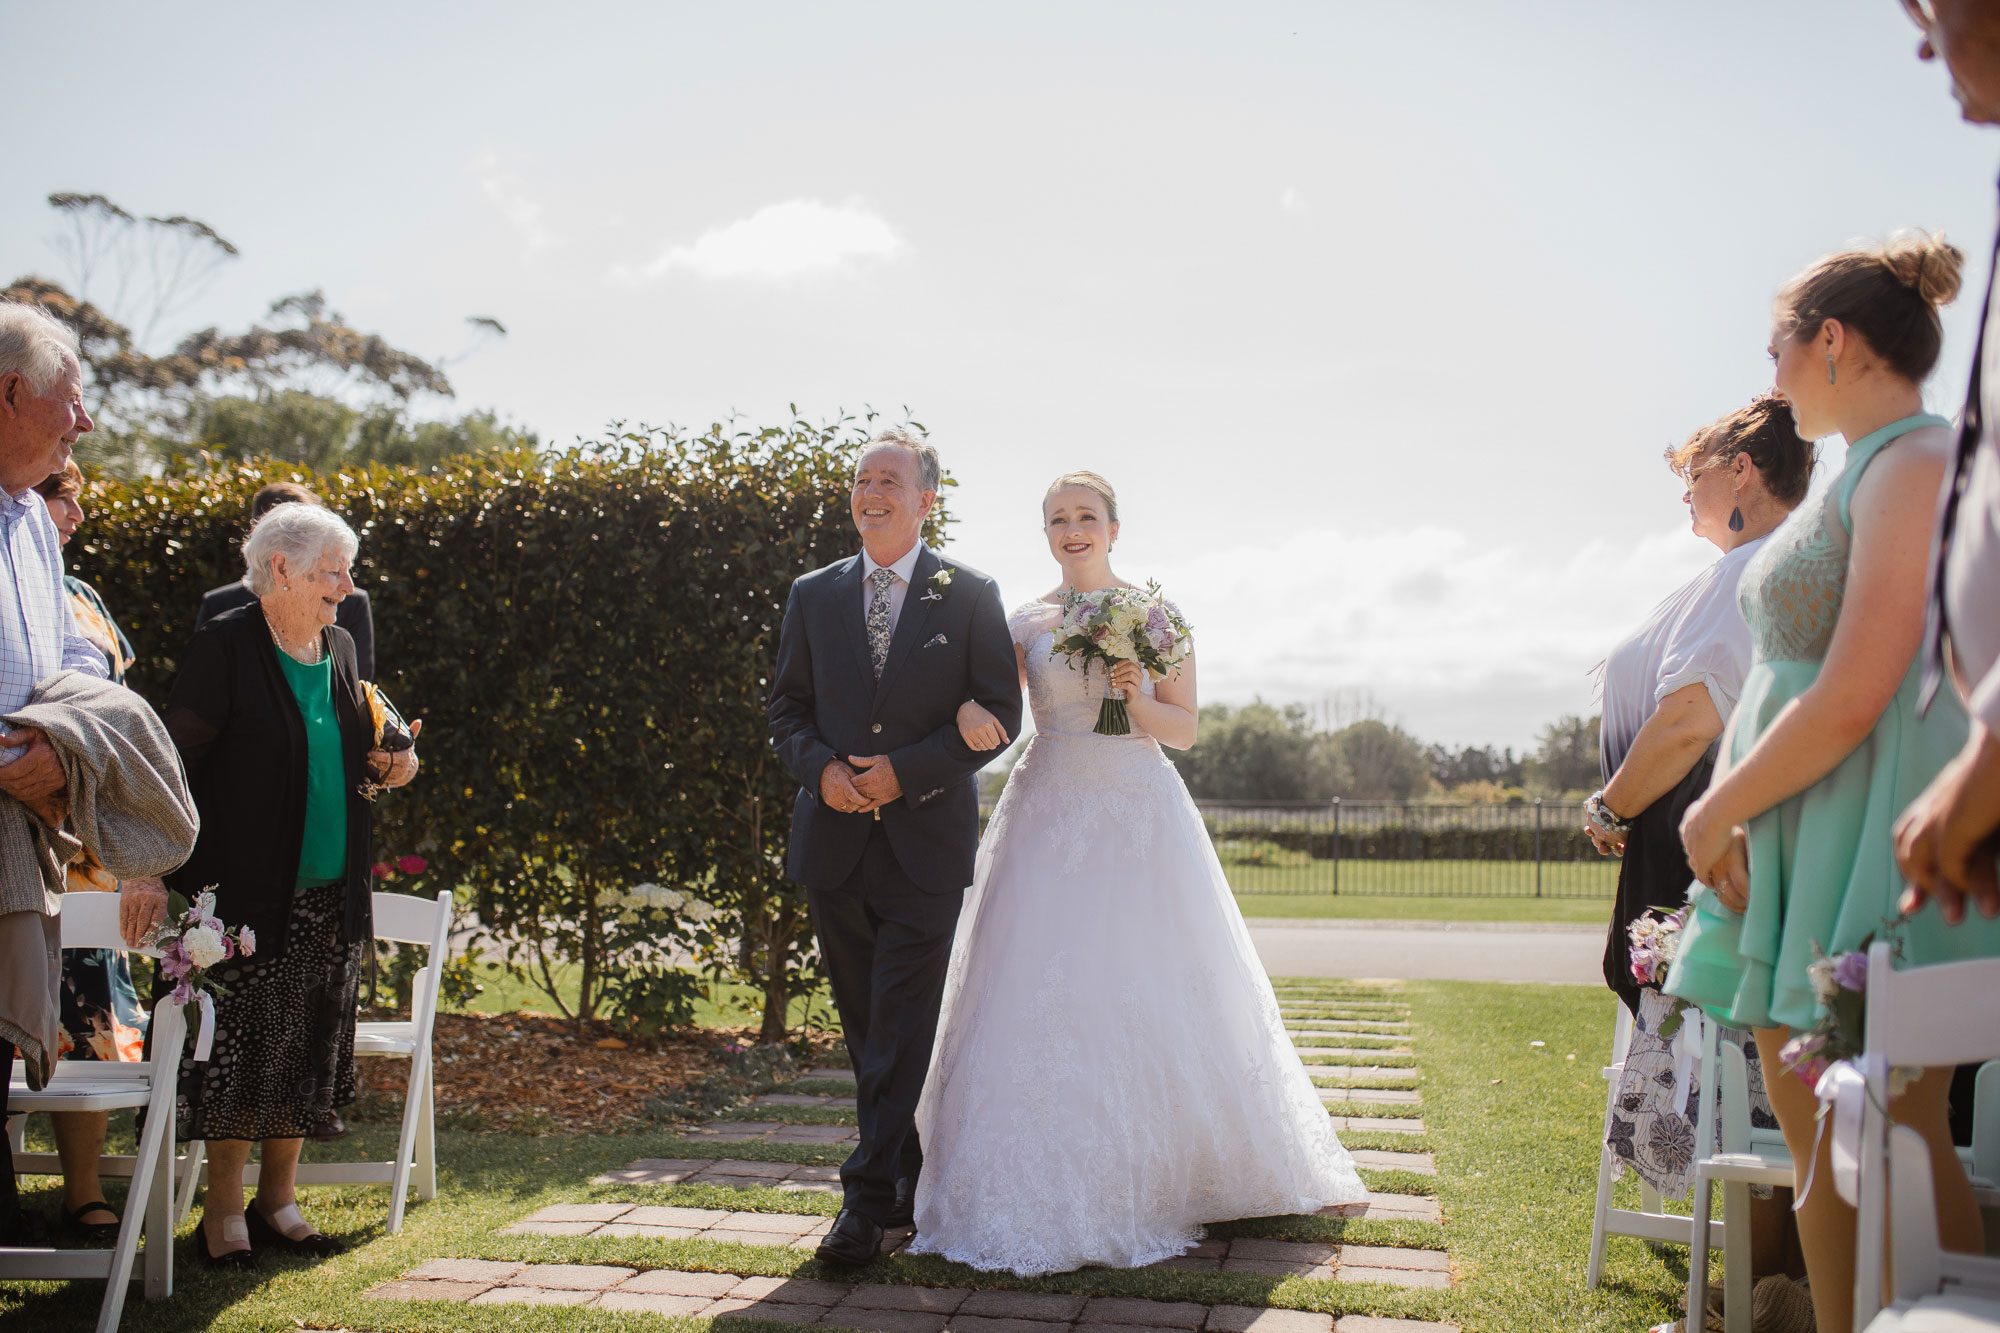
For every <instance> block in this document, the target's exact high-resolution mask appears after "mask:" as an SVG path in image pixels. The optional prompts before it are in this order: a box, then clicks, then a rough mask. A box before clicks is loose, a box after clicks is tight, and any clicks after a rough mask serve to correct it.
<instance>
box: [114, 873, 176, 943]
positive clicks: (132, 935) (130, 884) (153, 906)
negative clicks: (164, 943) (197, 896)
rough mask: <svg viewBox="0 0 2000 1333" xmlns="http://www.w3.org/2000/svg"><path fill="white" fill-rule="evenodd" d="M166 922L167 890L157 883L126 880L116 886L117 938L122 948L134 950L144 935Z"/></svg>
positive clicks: (152, 880)
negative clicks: (122, 942) (121, 942)
mask: <svg viewBox="0 0 2000 1333" xmlns="http://www.w3.org/2000/svg"><path fill="white" fill-rule="evenodd" d="M166 919H167V886H166V884H165V883H164V882H163V881H161V880H157V879H127V880H121V881H119V884H118V934H119V937H120V938H122V939H123V940H124V941H125V947H126V948H128V949H136V948H138V947H139V945H140V944H141V943H142V942H143V941H144V940H145V938H146V933H147V932H148V931H150V930H152V928H153V927H154V926H157V925H159V924H160V923H161V922H162V921H165V920H166Z"/></svg>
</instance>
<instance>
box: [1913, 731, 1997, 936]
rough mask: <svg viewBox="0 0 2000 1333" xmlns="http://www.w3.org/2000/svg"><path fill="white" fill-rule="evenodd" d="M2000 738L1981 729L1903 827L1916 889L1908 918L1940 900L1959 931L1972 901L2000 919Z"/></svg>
mask: <svg viewBox="0 0 2000 1333" xmlns="http://www.w3.org/2000/svg"><path fill="white" fill-rule="evenodd" d="M1996 855H2000V736H1996V735H1995V734H1994V733H1993V732H1992V731H1991V730H1990V729H1988V728H1987V727H1986V726H1984V725H1983V724H1981V723H1979V722H1977V721H1975V722H1974V723H1973V724H1972V734H1971V735H1970V736H1969V737H1967V738H1966V742H1965V748H1964V749H1962V750H1960V751H1959V752H1958V754H1957V755H1955V756H1954V757H1953V758H1952V761H1951V762H1950V763H1949V764H1946V765H1945V766H1944V770H1943V771H1942V772H1940V773H1939V774H1938V775H1937V777H1936V778H1934V779H1932V781H1931V785H1930V786H1928V787H1926V788H1924V790H1923V792H1922V794H1920V795H1919V796H1918V797H1917V799H1916V800H1915V801H1912V802H1911V803H1910V808H1909V809H1908V810H1906V811H1904V813H1903V817H1902V818H1901V819H1899V820H1897V821H1896V865H1897V867H1898V868H1899V869H1901V870H1902V872H1903V878H1905V879H1907V880H1909V881H1910V887H1909V889H1908V890H1907V891H1905V893H1904V894H1903V901H1902V904H1901V908H1902V910H1903V911H1904V912H1905V913H1912V912H1916V911H1919V910H1921V909H1922V907H1923V905H1924V903H1925V902H1926V901H1927V900H1928V899H1932V898H1935V899H1936V900H1937V904H1938V910H1939V911H1941V912H1943V913H1944V919H1945V920H1946V921H1947V922H1949V923H1950V924H1952V925H1954V926H1955V925H1957V924H1958V923H1959V922H1961V921H1963V920H1965V904H1966V900H1967V899H1968V898H1970V899H1971V900H1972V902H1973V903H1975V904H1976V905H1977V906H1978V908H1979V911H1980V913H1981V915H1983V916H1986V917H1995V916H2000V881H1996V874H1995V866H1994V858H1995V856H1996Z"/></svg>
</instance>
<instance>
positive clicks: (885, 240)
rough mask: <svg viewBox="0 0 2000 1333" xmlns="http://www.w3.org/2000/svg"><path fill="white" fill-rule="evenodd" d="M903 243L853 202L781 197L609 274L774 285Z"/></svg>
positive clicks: (892, 250) (890, 251)
mask: <svg viewBox="0 0 2000 1333" xmlns="http://www.w3.org/2000/svg"><path fill="white" fill-rule="evenodd" d="M903 245H904V242H903V238H902V237H901V236H900V235H898V234H897V232H896V230H895V228H893V227H891V226H890V225H889V224H888V222H887V221H885V220H884V219H883V218H882V217H881V215H879V214H877V213H875V212H872V211H871V210H869V209H868V208H866V207H865V206H863V205H862V204H861V202H860V201H859V200H852V199H851V200H849V201H847V202H846V203H843V204H827V203H822V202H821V201H819V200H817V199H787V200H786V201H785V202H783V203H781V204H767V205H765V206H764V207H763V208H760V209H758V210H757V211H756V212H755V213H752V214H751V215H750V216H749V217H746V218H739V219H738V220H736V221H735V222H731V223H728V224H727V225H725V226H721V227H711V228H710V229H709V230H707V231H705V232H703V233H702V234H701V235H699V236H697V237H696V238H695V239H694V240H693V241H692V242H690V243H688V244H685V245H670V246H668V247H667V248H666V249H665V250H663V251H661V252H660V255H659V257H658V258H656V259H654V260H653V261H652V262H651V263H648V264H646V265H644V266H642V267H641V268H639V269H637V270H636V271H635V270H633V269H630V268H628V267H625V266H622V265H621V266H620V267H618V268H616V269H613V270H612V276H613V277H616V278H620V279H624V280H628V281H629V280H631V279H633V278H660V277H664V276H666V275H667V274H669V273H673V272H675V271H677V270H685V271H687V272H689V273H693V274H695V275H696V276H697V277H702V278H712V279H717V278H750V279H764V280H776V279H783V278H794V277H800V276H803V275H805V274H809V273H825V272H832V271H838V270H840V269H843V268H847V267H849V266H850V265H852V264H854V263H857V262H860V261H865V260H871V259H887V258H889V257H890V256H892V255H894V254H896V253H897V252H898V251H900V250H902V249H903Z"/></svg>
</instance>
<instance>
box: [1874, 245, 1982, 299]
mask: <svg viewBox="0 0 2000 1333" xmlns="http://www.w3.org/2000/svg"><path fill="white" fill-rule="evenodd" d="M1881 258H1882V264H1883V267H1885V268H1887V269H1888V270H1889V272H1891V273H1893V274H1894V275H1895V276H1896V280H1897V281H1898V282H1900V283H1902V284H1903V285H1904V286H1905V287H1908V288H1910V289H1911V290H1912V291H1914V292H1915V293H1916V294H1917V295H1918V296H1921V297H1922V298H1923V299H1924V300H1925V301H1927V302H1929V303H1930V304H1931V305H1934V306H1940V305H1950V304H1951V302H1952V300H1953V298H1954V297H1956V296H1957V295H1958V287H1959V281H1960V278H1961V275H1962V274H1963V272H1964V269H1965V252H1964V251H1963V250H1960V249H1959V248H1958V247H1957V246H1955V245H1953V244H1952V243H1951V242H1950V241H1947V240H1946V239H1945V238H1944V233H1943V232H1941V231H1938V232H1922V231H1899V232H1897V233H1896V234H1895V235H1894V236H1891V237H1890V238H1889V239H1888V240H1887V241H1886V242H1884V243H1883V246H1882V255H1881Z"/></svg>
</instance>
